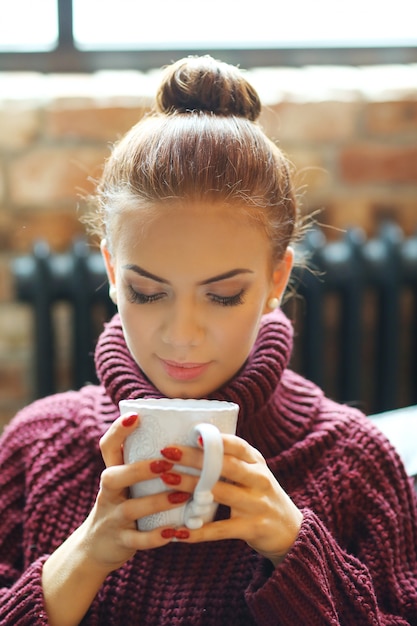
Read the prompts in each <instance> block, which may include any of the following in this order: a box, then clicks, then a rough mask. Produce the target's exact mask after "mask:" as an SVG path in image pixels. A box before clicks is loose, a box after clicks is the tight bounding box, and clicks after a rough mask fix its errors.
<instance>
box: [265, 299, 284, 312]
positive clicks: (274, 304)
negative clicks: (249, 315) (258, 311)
mask: <svg viewBox="0 0 417 626" xmlns="http://www.w3.org/2000/svg"><path fill="white" fill-rule="evenodd" d="M280 304H281V301H280V299H279V298H270V299H269V300H268V308H269V309H271V311H274V310H275V309H277V308H278V307H279V305H280Z"/></svg>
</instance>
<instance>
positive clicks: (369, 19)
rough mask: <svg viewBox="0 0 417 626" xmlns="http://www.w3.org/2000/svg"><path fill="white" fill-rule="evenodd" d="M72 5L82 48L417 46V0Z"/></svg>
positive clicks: (85, 1)
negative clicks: (416, 2)
mask: <svg viewBox="0 0 417 626" xmlns="http://www.w3.org/2000/svg"><path fill="white" fill-rule="evenodd" d="M73 7H74V36H75V41H76V45H77V47H79V48H81V49H83V50H92V49H96V50H97V49H98V50H100V49H137V50H155V49H157V50H175V49H185V50H187V49H190V50H192V49H216V48H217V49H221V48H291V47H300V48H312V47H318V48H323V47H324V48H326V47H372V46H380V47H389V46H415V45H417V28H416V20H415V15H416V13H415V7H416V5H415V0H395V3H394V4H393V3H388V2H381V0H350V1H349V2H348V3H340V2H335V1H334V0H315V1H314V2H312V1H311V0H294V2H286V3H283V2H278V1H277V0H275V1H272V2H271V0H257V2H256V5H250V6H249V5H246V3H245V2H239V1H237V0H210V2H209V3H206V2H198V0H197V2H194V3H190V2H189V0H176V1H175V2H173V1H172V0H153V1H151V2H146V3H145V2H140V1H139V0H73Z"/></svg>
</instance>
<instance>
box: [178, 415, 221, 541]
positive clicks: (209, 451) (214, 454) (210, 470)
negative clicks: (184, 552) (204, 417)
mask: <svg viewBox="0 0 417 626" xmlns="http://www.w3.org/2000/svg"><path fill="white" fill-rule="evenodd" d="M199 436H201V438H202V440H203V448H204V458H203V469H202V470H201V474H200V478H199V481H198V483H197V486H196V488H195V489H194V494H193V498H192V500H191V501H190V502H189V503H188V504H187V506H186V508H185V512H184V523H185V525H186V526H187V528H190V530H196V529H197V528H201V526H202V525H203V524H204V519H203V517H204V516H205V515H207V514H208V513H209V512H210V509H211V508H212V505H213V500H214V498H213V494H212V492H211V490H212V489H213V487H214V485H215V484H216V482H217V481H218V480H219V478H220V475H221V471H222V466H223V440H222V437H221V434H220V431H219V429H218V428H217V426H214V424H207V423H202V424H198V425H197V426H195V427H194V437H195V441H196V442H197V439H198V437H199Z"/></svg>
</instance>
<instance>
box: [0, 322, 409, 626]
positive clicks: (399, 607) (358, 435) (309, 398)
mask: <svg viewBox="0 0 417 626" xmlns="http://www.w3.org/2000/svg"><path fill="white" fill-rule="evenodd" d="M291 348H292V329H291V324H290V323H289V321H288V320H287V319H286V318H285V316H284V315H283V314H282V313H281V312H274V313H273V314H271V315H268V316H266V317H265V320H264V323H263V325H262V326H261V328H260V331H259V336H258V340H257V342H256V345H255V347H254V349H253V352H252V354H251V355H250V357H249V359H248V361H247V363H246V364H245V365H244V367H243V368H242V370H241V371H240V372H239V373H238V374H237V376H236V377H235V378H234V379H233V380H232V381H230V382H229V383H228V384H227V385H226V386H224V387H223V388H222V389H220V390H219V391H218V392H217V393H215V394H213V395H212V398H218V399H223V400H231V401H234V402H237V403H238V404H239V406H240V415H239V422H238V434H239V435H240V436H241V437H244V438H245V439H247V440H248V441H249V442H250V443H251V444H252V445H254V446H255V447H257V448H258V449H259V450H260V451H261V452H262V454H263V455H264V457H265V458H266V459H267V462H268V465H269V467H270V468H271V470H272V471H273V473H274V474H275V476H276V478H277V480H278V481H279V482H280V483H281V485H282V486H283V488H284V489H285V490H286V491H287V492H288V493H289V494H290V495H291V497H292V498H293V500H294V501H295V503H296V504H297V506H298V507H299V508H301V510H302V511H303V514H304V520H303V523H302V527H301V531H300V533H299V536H298V538H297V540H296V542H295V544H294V546H293V548H292V549H291V551H290V552H289V554H288V555H287V557H286V558H285V560H284V561H283V562H282V563H281V564H280V565H279V566H278V567H277V568H276V569H275V570H274V569H273V567H272V565H271V563H270V562H269V561H267V560H266V559H264V558H263V557H261V556H259V555H258V554H257V553H256V552H254V551H253V550H252V549H250V548H249V547H248V546H247V545H246V544H245V543H244V542H242V541H240V540H227V541H219V542H214V543H203V544H199V545H186V544H181V543H171V544H169V545H167V546H164V547H162V548H158V549H155V550H149V551H144V552H137V553H136V555H135V556H134V557H133V558H132V559H131V560H130V561H128V562H127V563H126V564H125V565H124V566H123V567H121V568H120V569H119V570H117V571H115V572H113V573H112V574H111V575H109V576H108V577H107V579H106V581H105V583H104V584H103V586H102V587H101V589H100V591H99V592H98V594H97V596H96V599H95V600H94V602H93V604H92V605H91V607H90V609H89V611H88V613H87V614H86V616H85V617H84V619H83V621H82V624H83V625H90V626H93V625H94V626H98V625H100V626H106V625H109V626H110V625H114V626H116V625H117V626H130V625H132V626H133V625H135V624H141V625H146V626H157V625H158V626H177V625H183V626H186V625H187V626H193V625H199V626H204V625H207V626H209V625H216V626H218V625H219V624H233V625H236V626H246V625H255V624H257V625H259V626H277V625H280V624H282V625H286V626H298V625H300V626H314V625H317V626H319V625H320V626H322V625H330V624H333V625H336V624H344V625H346V626H357V625H359V626H360V625H371V624H372V625H376V624H379V625H388V624H389V625H393V624H396V625H403V624H417V557H416V544H417V512H416V499H415V494H414V492H413V489H412V487H411V484H410V482H409V481H408V479H407V476H406V474H405V470H404V468H403V465H402V463H401V461H400V459H399V458H398V455H397V454H396V452H395V451H394V449H393V448H392V447H391V445H390V444H389V443H388V441H387V440H386V439H385V438H384V436H383V435H382V434H381V433H380V432H379V431H378V430H377V429H376V427H375V426H373V425H372V424H371V423H370V422H369V421H368V420H367V418H366V417H364V416H363V415H362V414H361V413H360V412H359V411H357V410H355V409H353V408H349V407H347V406H342V405H339V404H336V403H334V402H332V401H331V400H329V399H327V398H325V397H324V395H323V393H322V392H321V390H320V389H318V388H317V387H316V386H315V385H313V384H312V383H310V382H308V381H306V380H304V379H303V378H302V377H300V376H298V375H297V374H295V373H293V372H291V371H290V370H289V369H288V361H289V358H290V354H291ZM96 365H97V371H98V374H99V377H100V381H101V385H99V386H93V385H90V386H86V387H84V388H83V389H81V390H80V391H71V392H67V393H63V394H58V395H55V396H52V397H49V398H45V399H42V400H38V401H37V402H35V403H33V404H32V405H31V406H29V407H27V408H26V409H24V410H23V411H21V412H20V413H19V414H18V415H17V416H16V417H15V419H14V420H12V422H11V423H10V424H9V426H8V427H7V428H6V430H5V432H4V434H3V437H2V440H1V445H0V468H1V471H0V494H1V496H0V497H1V511H2V525H1V530H0V587H1V591H0V624H2V625H8V626H9V625H10V626H26V625H35V624H36V625H43V624H44V625H46V624H47V623H48V620H47V617H46V613H45V608H44V605H43V595H42V588H41V572H42V565H43V562H44V561H45V559H46V558H47V557H48V555H49V554H51V553H52V552H53V551H54V549H55V548H56V547H57V546H59V545H60V544H61V543H62V541H63V540H64V539H65V538H66V537H68V535H70V534H71V533H72V532H73V531H74V530H75V529H76V528H77V527H78V526H79V525H80V524H81V523H82V521H83V520H84V519H85V517H86V516H87V515H88V513H89V511H90V510H91V507H92V506H93V503H94V501H95V497H96V493H97V490H98V485H99V480H100V473H101V471H102V470H103V468H104V466H103V461H102V459H101V455H100V451H99V447H98V441H99V438H100V436H101V435H102V434H103V433H104V432H105V431H106V430H107V428H108V426H109V424H110V423H111V422H112V421H113V420H114V419H115V418H116V417H117V416H118V409H117V403H118V402H119V400H121V399H122V398H136V397H145V398H148V397H159V396H160V394H159V392H158V390H157V389H156V388H155V387H153V385H152V384H151V383H150V382H149V381H148V380H147V379H146V377H145V376H144V375H143V373H142V372H141V371H140V369H139V368H138V366H137V365H136V364H135V363H134V361H133V360H132V357H131V355H130V353H129V351H128V349H127V347H126V344H125V341H124V337H123V331H122V328H121V325H120V320H119V317H118V316H117V315H116V316H115V317H114V318H113V320H112V321H111V322H110V323H109V324H108V325H107V326H106V328H105V329H104V332H103V333H102V336H101V338H100V340H99V342H98V345H97V350H96ZM227 515H228V512H227V510H226V509H225V508H224V507H219V511H218V517H226V516H227ZM74 601H76V598H74Z"/></svg>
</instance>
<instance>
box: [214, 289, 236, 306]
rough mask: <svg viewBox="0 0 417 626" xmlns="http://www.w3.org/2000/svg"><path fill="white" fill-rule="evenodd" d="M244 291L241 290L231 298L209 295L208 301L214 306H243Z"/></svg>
mask: <svg viewBox="0 0 417 626" xmlns="http://www.w3.org/2000/svg"><path fill="white" fill-rule="evenodd" d="M244 295H245V290H244V289H241V290H240V291H239V293H236V294H234V295H233V296H220V295H218V294H215V293H211V294H209V297H210V300H211V301H212V302H214V303H215V304H220V305H221V306H237V305H239V304H243V302H244Z"/></svg>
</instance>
